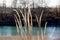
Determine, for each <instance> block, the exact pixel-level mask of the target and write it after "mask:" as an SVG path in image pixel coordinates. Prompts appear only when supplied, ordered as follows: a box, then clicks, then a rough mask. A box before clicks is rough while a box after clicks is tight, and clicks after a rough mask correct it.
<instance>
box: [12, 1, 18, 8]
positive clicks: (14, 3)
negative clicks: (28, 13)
mask: <svg viewBox="0 0 60 40" xmlns="http://www.w3.org/2000/svg"><path fill="white" fill-rule="evenodd" d="M17 1H18V0H13V7H14V8H16V5H17Z"/></svg>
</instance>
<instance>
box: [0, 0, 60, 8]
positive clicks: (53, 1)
mask: <svg viewBox="0 0 60 40" xmlns="http://www.w3.org/2000/svg"><path fill="white" fill-rule="evenodd" d="M4 1H5V0H4ZM21 1H22V0H21ZM33 1H34V2H35V3H37V4H39V3H40V2H39V0H33ZM59 1H60V0H45V3H46V4H47V6H48V7H56V6H57V5H60V3H59ZM5 2H6V6H7V7H10V6H11V5H12V2H13V0H6V1H5ZM30 2H32V0H30ZM2 5H3V0H0V6H2ZM17 5H18V4H17ZM44 5H45V4H44ZM44 5H43V6H44Z"/></svg>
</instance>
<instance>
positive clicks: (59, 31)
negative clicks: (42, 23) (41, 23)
mask: <svg viewBox="0 0 60 40" xmlns="http://www.w3.org/2000/svg"><path fill="white" fill-rule="evenodd" d="M37 32H38V27H33V28H32V31H31V33H32V34H34V35H36V34H37ZM42 32H43V28H42ZM23 33H25V32H24V27H23ZM46 34H47V35H60V27H53V26H52V27H50V26H48V27H47V28H46ZM12 35H18V33H17V29H16V27H14V26H0V36H12Z"/></svg>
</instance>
